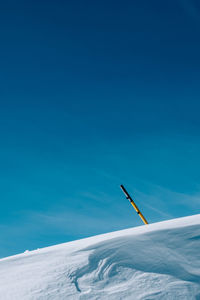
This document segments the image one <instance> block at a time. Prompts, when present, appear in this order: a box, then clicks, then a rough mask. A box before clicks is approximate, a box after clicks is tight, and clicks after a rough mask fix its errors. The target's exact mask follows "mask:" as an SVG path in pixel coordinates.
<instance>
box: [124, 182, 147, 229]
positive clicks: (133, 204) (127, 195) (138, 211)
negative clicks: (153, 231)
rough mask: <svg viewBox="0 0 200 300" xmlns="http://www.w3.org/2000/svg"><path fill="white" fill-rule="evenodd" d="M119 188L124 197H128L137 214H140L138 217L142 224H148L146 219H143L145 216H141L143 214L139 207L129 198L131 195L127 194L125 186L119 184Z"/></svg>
mask: <svg viewBox="0 0 200 300" xmlns="http://www.w3.org/2000/svg"><path fill="white" fill-rule="evenodd" d="M120 188H121V189H122V191H123V193H124V194H125V196H126V199H128V200H129V201H130V203H131V205H132V206H133V207H134V209H135V210H136V212H137V214H138V215H139V216H140V218H141V219H142V221H143V222H144V224H145V225H147V224H148V222H147V220H146V219H145V217H144V216H143V214H142V213H141V211H140V210H139V208H138V207H137V205H136V204H135V202H134V201H133V199H132V198H131V196H130V195H129V193H128V192H127V190H126V189H125V187H124V186H123V185H122V184H121V185H120Z"/></svg>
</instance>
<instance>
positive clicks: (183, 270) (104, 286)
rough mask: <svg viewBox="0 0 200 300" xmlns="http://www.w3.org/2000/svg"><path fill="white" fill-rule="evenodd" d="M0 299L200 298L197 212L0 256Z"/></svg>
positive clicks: (199, 238)
mask: <svg viewBox="0 0 200 300" xmlns="http://www.w3.org/2000/svg"><path fill="white" fill-rule="evenodd" d="M0 299H3V300H7V299H9V300H18V299H20V300H23V299H25V300H29V299H31V300H32V299H34V300H35V299H37V300H38V299H41V300H43V299H45V300H46V299H48V300H51V299H54V300H56V299H92V300H93V299H109V300H112V299H114V300H117V299H131V300H134V299H135V300H137V299H146V300H147V299H148V300H150V299H167V300H170V299H181V300H184V299H189V300H192V299H200V215H196V216H191V217H186V218H181V219H175V220H170V221H165V222H160V223H155V224H151V225H147V226H141V227H136V228H131V229H127V230H122V231H117V232H112V233H108V234H104V235H99V236H94V237H91V238H87V239H82V240H79V241H75V242H70V243H65V244H61V245H57V246H52V247H48V248H44V249H38V250H34V251H30V252H29V251H26V252H25V253H23V254H19V255H15V256H12V257H7V258H3V259H1V260H0Z"/></svg>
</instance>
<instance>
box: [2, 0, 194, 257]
mask: <svg viewBox="0 0 200 300" xmlns="http://www.w3.org/2000/svg"><path fill="white" fill-rule="evenodd" d="M0 5H1V9H0V38H1V58H0V64H1V65H0V82H1V83H0V85H1V88H0V125H1V131H0V166H1V167H0V191H1V192H0V199H1V210H0V233H1V245H0V257H3V256H7V255H12V254H16V253H19V252H22V251H24V250H26V249H29V250H31V249H35V248H40V247H44V246H49V245H53V244H57V243H61V242H66V241H70V240H74V239H78V238H83V237H87V236H91V235H94V234H99V233H104V232H109V231H113V230H119V229H123V228H128V227H131V226H138V225H140V224H141V221H140V219H138V216H137V215H136V214H135V213H134V211H133V209H132V208H131V206H130V204H129V203H128V201H126V199H125V198H124V196H123V194H122V192H121V190H120V188H119V185H120V184H124V185H125V187H127V189H128V191H129V192H130V194H131V195H133V196H135V199H136V203H137V204H138V206H139V207H140V208H141V209H142V210H143V213H144V215H145V216H146V218H147V219H148V221H149V222H150V223H151V222H156V221H162V220H167V219H170V218H174V217H181V216H186V215H191V214H196V213H199V209H200V180H199V178H200V176H199V175H200V172H199V170H200V159H199V153H200V139H199V135H200V118H199V111H200V88H199V86H200V59H199V53H200V39H199V36H200V5H199V3H198V1H194V0H193V1H192V0H191V1H190V0H173V1H171V0H170V1H167V2H166V3H163V1H156V0H153V1H148V0H143V1H123V2H122V1H109V0H107V1H87V0H86V1H79V0H78V1H48V2H47V1H42V0H41V1H13V0H11V1H6V2H3V1H2V2H1V3H0Z"/></svg>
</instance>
